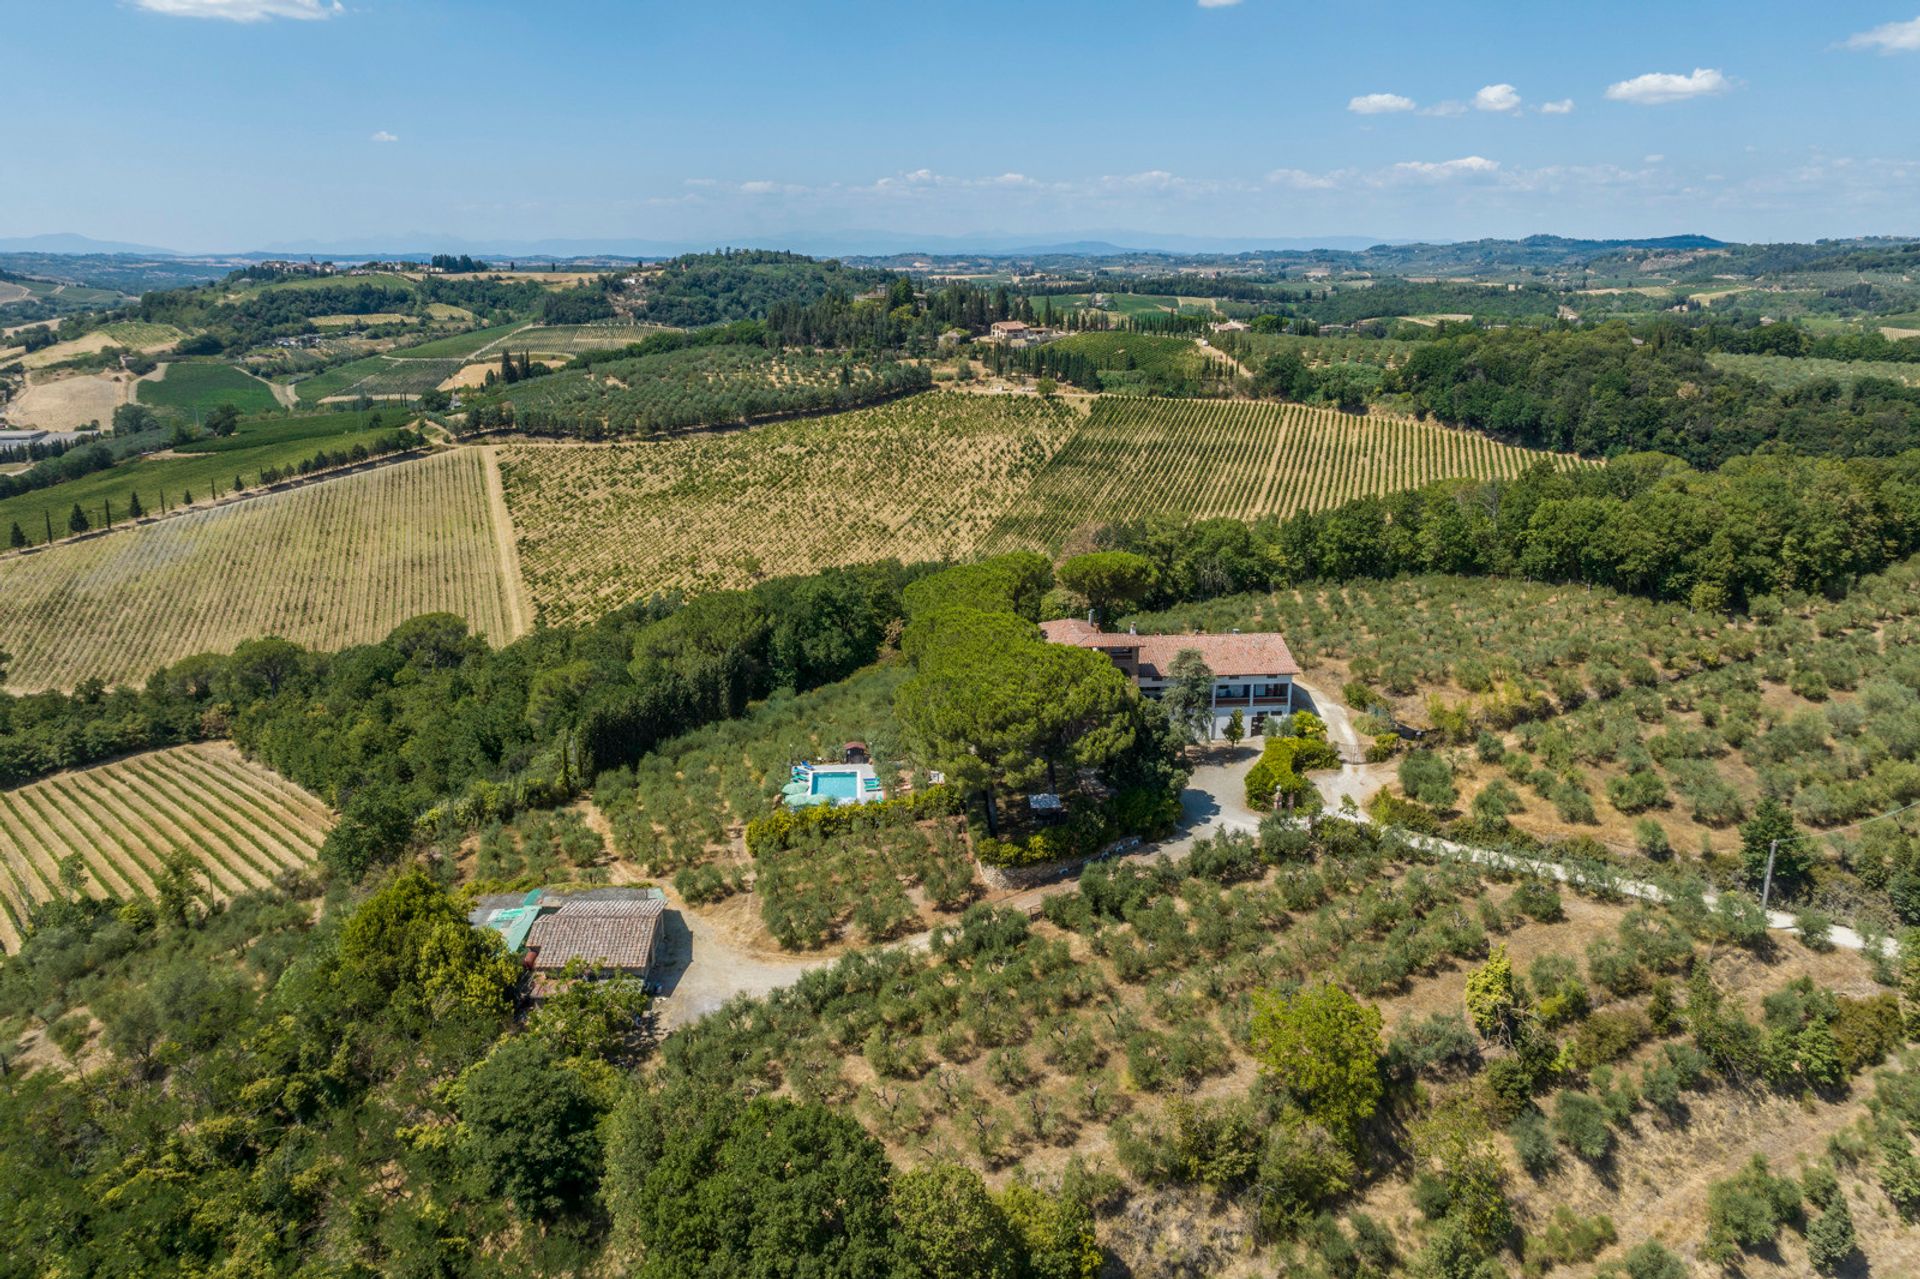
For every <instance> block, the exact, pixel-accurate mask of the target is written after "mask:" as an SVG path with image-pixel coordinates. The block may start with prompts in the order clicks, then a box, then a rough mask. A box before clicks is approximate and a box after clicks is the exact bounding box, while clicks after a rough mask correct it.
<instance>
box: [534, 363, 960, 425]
mask: <svg viewBox="0 0 1920 1279" xmlns="http://www.w3.org/2000/svg"><path fill="white" fill-rule="evenodd" d="M930 381H931V379H930V377H929V375H928V373H927V371H926V369H924V368H922V367H920V366H918V365H912V364H894V363H886V364H877V365H876V364H855V363H851V362H849V361H846V360H843V359H841V358H839V357H836V356H825V355H803V354H791V353H781V352H777V351H769V350H767V349H765V348H764V347H758V346H751V347H749V346H708V347H695V348H690V349H687V350H681V351H669V352H665V353H663V354H659V355H647V356H641V357H639V358H638V359H631V360H613V361H611V362H607V363H601V364H595V365H593V366H592V367H591V368H586V369H581V370H579V371H577V372H569V373H559V374H555V375H553V376H550V377H542V378H535V379H533V380H532V381H529V382H522V383H519V384H517V385H515V386H512V387H510V388H507V389H506V390H505V391H504V392H503V393H502V398H503V399H504V400H506V401H507V402H508V403H510V404H512V405H513V408H514V422H515V424H516V425H517V426H518V427H519V428H520V429H521V430H525V431H531V432H534V433H536V434H552V435H577V436H583V437H585V438H588V439H597V438H600V437H602V436H608V435H611V436H619V435H639V434H652V433H657V432H662V431H674V430H684V429H687V428H689V427H697V426H710V425H715V424H719V423H729V422H745V421H750V420H752V419H754V418H762V417H769V416H772V415H774V414H779V413H805V412H828V411H831V410H835V409H848V408H853V407H855V406H857V405H860V404H871V403H873V402H875V401H877V400H882V399H887V398H890V397H892V396H894V395H898V394H900V393H902V392H904V391H910V390H916V389H920V388H923V387H925V386H927V385H929V384H930Z"/></svg>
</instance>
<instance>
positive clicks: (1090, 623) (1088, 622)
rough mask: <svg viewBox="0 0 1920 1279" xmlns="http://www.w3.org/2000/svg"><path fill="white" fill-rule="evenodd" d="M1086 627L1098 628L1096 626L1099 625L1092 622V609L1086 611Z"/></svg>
mask: <svg viewBox="0 0 1920 1279" xmlns="http://www.w3.org/2000/svg"><path fill="white" fill-rule="evenodd" d="M1087 625H1088V626H1093V627H1098V626H1099V625H1100V623H1098V622H1096V621H1094V620H1093V610H1092V609H1088V610H1087Z"/></svg>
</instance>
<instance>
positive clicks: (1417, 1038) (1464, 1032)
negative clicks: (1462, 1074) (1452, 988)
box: [1387, 1013, 1480, 1076]
mask: <svg viewBox="0 0 1920 1279" xmlns="http://www.w3.org/2000/svg"><path fill="white" fill-rule="evenodd" d="M1479 1061H1480V1042H1479V1040H1477V1039H1476V1038H1474V1034H1473V1028H1472V1027H1470V1026H1469V1025H1467V1019H1466V1018H1465V1017H1463V1016H1461V1015H1460V1014H1459V1013H1434V1014H1433V1015H1432V1016H1430V1017H1426V1018H1423V1019H1422V1020H1420V1021H1413V1020H1412V1019H1410V1018H1402V1019H1401V1022H1400V1024H1399V1026H1397V1027H1396V1028H1395V1029H1394V1033H1393V1042H1392V1043H1390V1044H1389V1045H1388V1046H1387V1065H1388V1068H1389V1069H1391V1070H1392V1071H1393V1072H1394V1073H1395V1074H1398V1075H1402V1076H1407V1075H1415V1074H1429V1075H1442V1074H1446V1073H1448V1072H1451V1071H1455V1070H1471V1069H1472V1068H1473V1067H1474V1066H1476V1065H1478V1064H1479Z"/></svg>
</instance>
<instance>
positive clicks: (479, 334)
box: [387, 324, 527, 360]
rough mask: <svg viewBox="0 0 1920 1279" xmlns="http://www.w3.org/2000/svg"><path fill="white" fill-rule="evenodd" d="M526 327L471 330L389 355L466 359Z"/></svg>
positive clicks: (520, 325)
mask: <svg viewBox="0 0 1920 1279" xmlns="http://www.w3.org/2000/svg"><path fill="white" fill-rule="evenodd" d="M525 327H527V326H525V325H522V324H496V325H495V326H494V327H492V328H490V329H470V330H468V331H467V332H465V333H455V334H454V335H453V336H452V337H444V338H438V339H436V340H434V341H432V342H422V343H421V344H420V345H419V346H409V347H405V348H403V349H401V350H398V351H389V352H388V353H387V354H388V355H389V356H390V357H391V358H393V359H396V360H445V359H464V358H465V357H467V356H470V355H472V354H474V353H475V352H476V351H478V350H480V349H481V348H482V347H485V346H490V345H492V344H493V343H494V342H497V341H499V340H500V339H501V338H503V337H505V336H507V334H509V333H513V332H515V331H517V330H519V329H522V328H525Z"/></svg>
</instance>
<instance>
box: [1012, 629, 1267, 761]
mask: <svg viewBox="0 0 1920 1279" xmlns="http://www.w3.org/2000/svg"><path fill="white" fill-rule="evenodd" d="M1040 630H1041V632H1042V633H1044V634H1045V635H1046V637H1047V638H1048V639H1049V640H1051V641H1053V642H1054V643H1055V644H1071V645H1073V646H1074V647H1076V648H1094V649H1098V650H1100V651H1101V652H1102V653H1105V654H1106V655H1107V656H1108V657H1110V658H1112V659H1113V664H1114V665H1115V666H1118V667H1119V668H1120V669H1121V671H1122V672H1124V673H1125V674H1126V676H1127V677H1128V678H1129V679H1131V680H1132V681H1133V682H1134V683H1135V684H1136V685H1138V686H1139V688H1140V691H1141V692H1142V693H1144V694H1146V695H1147V696H1148V697H1155V698H1157V697H1159V696H1160V694H1161V693H1162V692H1164V691H1165V690H1166V687H1167V684H1168V683H1169V682H1170V681H1171V679H1172V676H1171V675H1170V674H1169V671H1170V669H1171V667H1172V666H1173V659H1174V658H1175V657H1177V656H1178V655H1179V654H1180V653H1181V652H1182V651H1183V650H1185V649H1192V650H1194V651H1195V652H1197V653H1199V654H1200V657H1201V659H1202V660H1204V661H1205V662H1206V664H1207V668H1208V669H1209V670H1211V671H1212V672H1213V731H1214V733H1215V734H1216V735H1218V734H1219V733H1220V732H1221V731H1222V730H1223V729H1225V728H1226V726H1227V721H1228V720H1229V719H1231V718H1232V716H1233V713H1234V711H1236V710H1237V711H1239V712H1240V713H1241V715H1242V716H1243V717H1244V718H1245V720H1246V724H1247V731H1248V732H1249V733H1254V734H1258V733H1260V732H1261V731H1262V729H1263V727H1264V725H1265V720H1266V718H1267V716H1269V715H1287V714H1290V713H1291V712H1292V711H1293V679H1294V676H1296V675H1298V674H1299V673H1300V667H1299V665H1298V664H1296V663H1295V662H1294V660H1293V654H1292V653H1291V652H1290V651H1288V649H1287V642H1286V640H1284V639H1282V638H1281V637H1280V636H1278V635H1276V634H1273V633H1271V632H1267V633H1262V634H1241V633H1239V632H1233V633H1230V634H1226V635H1137V634H1134V633H1133V632H1132V631H1128V632H1127V633H1126V634H1124V635H1123V634H1120V633H1119V632H1109V631H1103V630H1101V629H1100V628H1099V627H1097V626H1094V625H1092V624H1091V623H1089V622H1083V621H1081V620H1080V619H1078V618H1066V619H1063V620H1061V621H1057V622H1042V623H1040Z"/></svg>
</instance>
